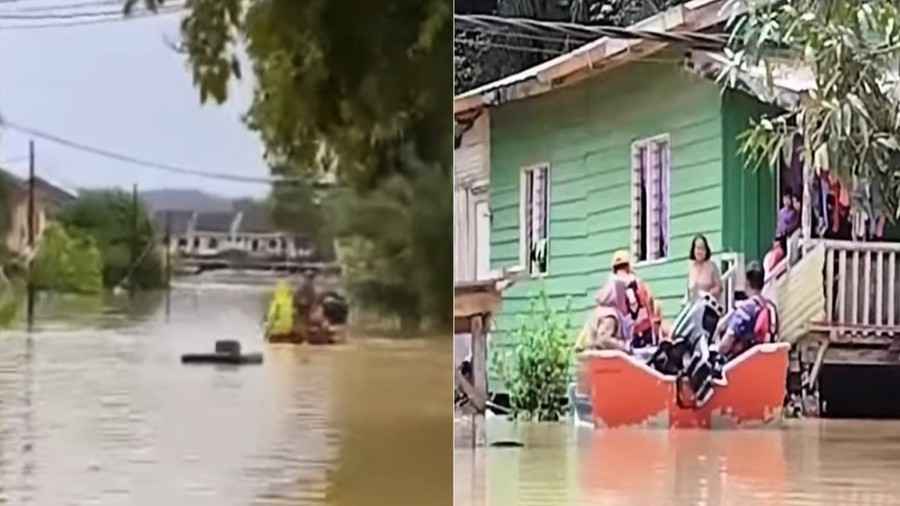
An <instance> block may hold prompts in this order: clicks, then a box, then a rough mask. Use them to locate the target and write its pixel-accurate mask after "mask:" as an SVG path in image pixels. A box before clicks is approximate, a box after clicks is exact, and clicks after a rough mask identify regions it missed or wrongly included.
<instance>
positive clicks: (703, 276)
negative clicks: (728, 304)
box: [685, 234, 722, 303]
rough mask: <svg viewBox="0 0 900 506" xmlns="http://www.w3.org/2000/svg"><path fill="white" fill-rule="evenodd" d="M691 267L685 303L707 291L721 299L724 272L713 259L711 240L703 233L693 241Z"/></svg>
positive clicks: (717, 299) (718, 299) (690, 255)
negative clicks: (708, 240)
mask: <svg viewBox="0 0 900 506" xmlns="http://www.w3.org/2000/svg"><path fill="white" fill-rule="evenodd" d="M688 258H690V262H691V265H690V269H689V270H688V287H687V297H686V299H685V303H691V302H693V301H694V300H695V299H696V298H697V297H698V296H699V295H700V294H701V293H703V292H705V293H708V294H710V295H712V296H713V298H715V299H716V301H719V302H720V301H721V296H722V274H721V273H720V272H719V268H718V266H716V263H715V262H714V261H713V260H712V250H711V249H710V248H709V242H707V240H706V236H704V235H703V234H697V235H695V236H694V240H693V241H692V242H691V251H690V254H689V255H688Z"/></svg>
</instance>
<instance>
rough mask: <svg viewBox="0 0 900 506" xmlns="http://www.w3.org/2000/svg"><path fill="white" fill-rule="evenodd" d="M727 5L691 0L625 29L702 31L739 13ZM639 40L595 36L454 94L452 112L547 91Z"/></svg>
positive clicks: (713, 0) (717, 0)
mask: <svg viewBox="0 0 900 506" xmlns="http://www.w3.org/2000/svg"><path fill="white" fill-rule="evenodd" d="M727 4H728V0H694V1H691V2H688V3H686V4H682V5H677V6H675V7H672V8H670V9H667V10H665V11H663V12H661V13H659V14H656V15H655V16H651V17H649V18H647V19H644V20H641V21H639V22H637V23H635V24H633V25H630V26H629V27H628V28H632V29H653V28H656V29H663V30H673V29H676V28H689V29H694V30H702V29H705V28H709V27H711V26H715V25H716V24H719V23H722V22H724V21H726V20H727V19H728V18H729V17H730V16H732V15H734V14H739V13H740V11H730V12H725V10H724V7H725V6H726V5H727ZM640 42H641V41H637V40H623V39H611V38H609V37H603V38H600V39H597V40H595V41H592V42H590V43H588V44H585V45H584V46H581V47H579V48H576V49H575V50H573V51H571V52H569V53H566V54H563V55H560V56H558V57H556V58H553V59H551V60H548V61H546V62H544V63H541V64H539V65H536V66H534V67H531V68H529V69H525V70H523V71H521V72H518V73H516V74H512V75H510V76H507V77H504V78H502V79H499V80H497V81H494V82H492V83H488V84H485V85H482V86H479V87H477V88H474V89H472V90H469V91H467V92H464V93H461V94H459V95H457V96H456V97H455V98H454V100H453V113H454V114H459V113H463V112H467V111H470V110H472V109H475V108H479V107H494V106H497V105H501V104H503V103H507V102H510V101H514V100H519V99H523V98H527V97H531V96H536V95H540V94H543V93H546V92H548V91H550V90H552V89H554V85H553V83H554V82H555V81H556V80H559V79H561V78H563V77H566V76H570V75H572V74H575V73H579V72H585V71H592V70H595V66H596V65H597V64H598V63H600V62H602V61H603V60H606V59H609V58H611V57H613V56H616V55H619V54H622V53H623V52H626V51H628V49H630V48H632V47H633V46H635V45H637V44H639V43H640Z"/></svg>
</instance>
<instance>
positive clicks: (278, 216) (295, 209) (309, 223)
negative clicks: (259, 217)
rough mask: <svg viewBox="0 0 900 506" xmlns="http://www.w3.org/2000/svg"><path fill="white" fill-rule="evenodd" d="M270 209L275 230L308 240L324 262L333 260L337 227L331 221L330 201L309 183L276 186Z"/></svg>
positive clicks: (298, 182)
mask: <svg viewBox="0 0 900 506" xmlns="http://www.w3.org/2000/svg"><path fill="white" fill-rule="evenodd" d="M267 205H268V212H269V214H270V215H271V217H272V222H273V223H274V224H275V226H277V227H278V228H279V229H281V230H285V231H288V232H292V233H295V234H298V235H305V236H307V237H309V238H310V239H312V240H313V242H314V243H315V245H316V251H318V252H319V254H320V255H322V256H323V258H329V259H330V258H332V256H333V254H334V252H333V250H334V230H333V228H334V224H333V223H332V222H331V220H329V219H328V209H329V206H328V201H327V200H325V198H324V196H323V195H322V194H321V193H320V192H317V191H316V189H315V188H314V187H313V186H312V185H311V184H309V182H308V181H307V180H303V181H296V182H294V181H292V182H285V183H279V184H276V185H274V186H273V187H272V193H271V194H270V195H269V199H268V202H267Z"/></svg>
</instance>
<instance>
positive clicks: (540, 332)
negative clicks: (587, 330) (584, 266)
mask: <svg viewBox="0 0 900 506" xmlns="http://www.w3.org/2000/svg"><path fill="white" fill-rule="evenodd" d="M570 309H571V301H568V302H567V303H566V308H565V310H564V311H557V310H556V309H553V307H552V306H551V305H550V299H549V297H548V296H547V293H546V291H544V290H541V291H540V293H539V294H538V295H537V297H534V298H532V300H531V302H530V304H529V311H528V315H527V316H526V317H524V318H522V320H521V323H520V325H519V327H518V329H517V330H516V331H515V332H514V333H513V336H512V337H513V339H514V340H515V343H516V344H515V346H514V348H513V349H512V350H511V351H507V352H506V353H498V354H495V355H493V360H494V364H493V365H494V367H495V368H496V371H497V372H498V373H499V374H500V377H501V379H502V380H503V382H504V383H506V387H507V389H508V391H509V400H510V406H511V408H512V412H511V416H512V417H513V418H519V417H522V418H525V419H532V420H537V421H557V420H559V419H560V418H562V417H563V416H564V415H565V410H566V403H567V400H566V389H567V386H568V383H569V367H570V365H571V363H572V358H573V349H572V344H573V343H572V340H571V334H570V331H569V316H568V315H569V314H570Z"/></svg>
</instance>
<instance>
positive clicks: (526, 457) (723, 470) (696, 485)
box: [454, 418, 900, 506]
mask: <svg viewBox="0 0 900 506" xmlns="http://www.w3.org/2000/svg"><path fill="white" fill-rule="evenodd" d="M487 425H488V431H487V435H488V440H489V441H499V440H514V441H519V442H521V443H523V444H524V447H523V448H496V447H488V448H481V449H478V450H472V449H466V448H462V446H463V445H464V444H465V438H460V437H458V438H457V441H456V445H457V448H456V449H455V457H454V463H455V470H454V490H455V502H454V504H455V505H457V506H468V505H473V506H474V505H487V504H490V505H506V504H521V505H532V506H549V505H576V506H577V505H592V506H593V505H604V506H613V505H635V506H642V505H673V506H686V505H691V506H694V505H697V506H707V505H708V506H713V505H741V506H743V505H757V504H758V505H810V506H811V505H822V504H827V505H832V504H833V505H857V504H860V505H862V504H900V480H898V479H897V469H900V422H897V421H859V420H853V421H850V420H847V421H844V420H802V421H791V422H789V423H787V424H786V425H785V427H784V428H783V429H780V430H779V429H770V430H755V431H751V430H747V431H699V430H683V431H662V430H613V431H601V430H593V429H591V428H585V427H575V426H573V425H572V424H549V425H545V424H540V425H537V424H522V423H520V424H518V426H514V425H512V424H510V423H509V422H507V421H506V420H505V419H500V418H493V419H489V420H488V424H487Z"/></svg>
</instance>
